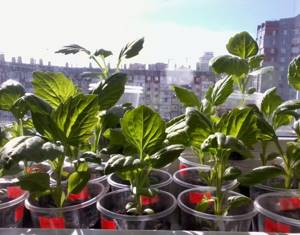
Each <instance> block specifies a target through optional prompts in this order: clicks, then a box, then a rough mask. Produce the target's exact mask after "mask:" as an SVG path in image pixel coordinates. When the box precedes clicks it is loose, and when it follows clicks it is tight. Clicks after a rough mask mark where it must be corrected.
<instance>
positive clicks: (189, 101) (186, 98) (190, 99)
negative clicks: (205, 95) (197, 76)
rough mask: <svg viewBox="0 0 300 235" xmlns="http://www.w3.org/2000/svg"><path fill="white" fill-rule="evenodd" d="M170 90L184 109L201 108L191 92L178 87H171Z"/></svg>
mask: <svg viewBox="0 0 300 235" xmlns="http://www.w3.org/2000/svg"><path fill="white" fill-rule="evenodd" d="M172 90H173V91H174V92H175V93H176V96H177V98H178V99H179V101H180V102H181V103H182V104H183V105H184V106H185V107H198V108H200V107H201V103H200V101H199V98H198V97H197V95H196V94H195V93H194V92H193V91H192V90H189V89H186V88H184V87H179V86H172Z"/></svg>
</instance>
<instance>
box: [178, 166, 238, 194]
mask: <svg viewBox="0 0 300 235" xmlns="http://www.w3.org/2000/svg"><path fill="white" fill-rule="evenodd" d="M210 170H211V168H210V167H209V166H203V165H202V166H198V167H188V168H184V169H181V170H178V171H176V172H175V173H174V174H173V180H174V184H175V187H176V189H175V195H176V196H177V195H178V194H179V193H180V192H182V191H184V190H186V189H190V188H199V189H201V190H203V191H205V190H214V189H215V187H214V186H208V185H206V184H205V183H204V182H201V178H200V173H201V172H209V171H210ZM237 187H238V182H237V181H236V180H232V181H226V182H224V184H223V187H222V188H223V190H224V191H229V190H234V189H236V188H237Z"/></svg>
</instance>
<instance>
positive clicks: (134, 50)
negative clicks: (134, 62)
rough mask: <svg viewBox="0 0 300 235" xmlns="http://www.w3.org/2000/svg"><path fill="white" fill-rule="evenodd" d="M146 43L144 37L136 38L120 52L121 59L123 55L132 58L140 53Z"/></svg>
mask: <svg viewBox="0 0 300 235" xmlns="http://www.w3.org/2000/svg"><path fill="white" fill-rule="evenodd" d="M143 45H144V38H141V39H139V40H136V41H134V42H131V43H128V44H127V45H126V46H125V47H124V48H123V49H122V50H121V52H120V54H119V60H121V58H122V57H123V56H125V58H126V59H129V58H132V57H134V56H136V55H138V54H139V52H140V51H141V50H142V49H143Z"/></svg>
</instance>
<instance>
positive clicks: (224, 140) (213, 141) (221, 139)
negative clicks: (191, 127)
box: [201, 132, 252, 158]
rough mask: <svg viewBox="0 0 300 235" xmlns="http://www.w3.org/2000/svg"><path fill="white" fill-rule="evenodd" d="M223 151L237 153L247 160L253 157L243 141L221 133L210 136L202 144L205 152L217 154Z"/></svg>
mask: <svg viewBox="0 0 300 235" xmlns="http://www.w3.org/2000/svg"><path fill="white" fill-rule="evenodd" d="M221 149H222V150H226V151H229V152H237V153H239V154H240V155H242V156H243V157H246V158H250V157H252V154H251V152H250V151H249V150H248V148H247V147H246V146H245V144H244V143H243V142H242V141H241V140H239V139H237V138H234V137H232V136H226V135H224V134H223V133H220V132H216V133H214V134H212V135H210V136H208V137H207V138H206V139H205V140H204V141H203V143H202V144H201V150H202V151H203V152H211V153H217V151H219V150H221Z"/></svg>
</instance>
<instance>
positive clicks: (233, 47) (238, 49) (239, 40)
mask: <svg viewBox="0 0 300 235" xmlns="http://www.w3.org/2000/svg"><path fill="white" fill-rule="evenodd" d="M226 48H227V50H228V52H229V53H231V54H232V55H236V56H239V57H240V58H242V59H246V58H249V57H251V56H255V55H256V54H257V52H258V45H257V42H256V41H255V40H254V39H253V38H252V37H251V35H250V34H249V33H248V32H241V33H237V34H235V35H234V36H233V37H231V38H230V39H229V41H228V43H227V45H226Z"/></svg>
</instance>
